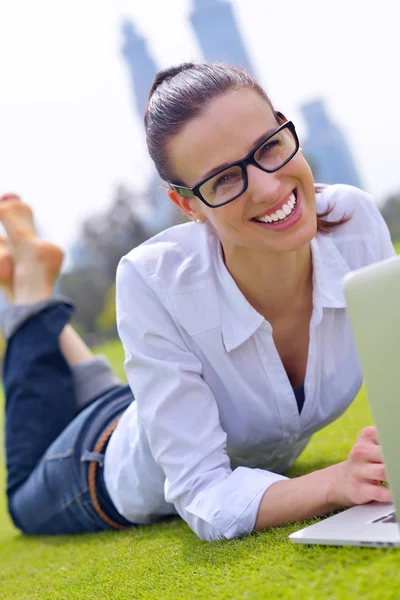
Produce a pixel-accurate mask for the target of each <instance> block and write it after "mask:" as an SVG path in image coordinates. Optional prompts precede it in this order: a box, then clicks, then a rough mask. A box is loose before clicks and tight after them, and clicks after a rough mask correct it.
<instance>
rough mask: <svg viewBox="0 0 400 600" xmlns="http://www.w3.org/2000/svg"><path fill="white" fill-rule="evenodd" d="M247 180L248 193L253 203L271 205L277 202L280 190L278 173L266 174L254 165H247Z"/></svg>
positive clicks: (280, 184) (280, 183) (280, 182)
mask: <svg viewBox="0 0 400 600" xmlns="http://www.w3.org/2000/svg"><path fill="white" fill-rule="evenodd" d="M247 179H248V191H249V192H250V194H251V198H252V200H253V202H255V203H258V204H261V203H262V202H268V203H270V202H271V203H273V202H276V201H277V200H279V198H280V195H281V190H282V181H281V177H280V175H279V171H275V173H266V172H265V171H262V170H261V169H258V168H257V167H256V166H255V165H248V167H247Z"/></svg>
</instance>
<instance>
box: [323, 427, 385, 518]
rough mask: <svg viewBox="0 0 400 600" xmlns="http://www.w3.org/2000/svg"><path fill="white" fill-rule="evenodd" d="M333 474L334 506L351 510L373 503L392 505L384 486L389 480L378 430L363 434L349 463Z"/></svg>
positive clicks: (350, 456)
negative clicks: (349, 507)
mask: <svg viewBox="0 0 400 600" xmlns="http://www.w3.org/2000/svg"><path fill="white" fill-rule="evenodd" d="M333 472H334V478H333V481H332V484H333V485H332V488H331V493H330V496H331V498H332V501H333V503H334V504H338V505H339V506H341V507H348V506H354V505H356V504H366V503H367V502H371V501H373V500H376V501H378V502H392V495H391V492H390V490H389V489H388V488H386V487H383V486H381V482H383V481H384V482H386V481H387V476H386V470H385V465H384V464H383V457H382V450H381V447H380V445H379V442H378V438H377V434H376V428H375V427H365V428H364V429H363V430H362V431H361V434H360V436H359V438H358V439H357V441H356V443H355V444H354V446H353V448H352V449H351V451H350V454H349V457H348V459H347V460H345V461H344V462H342V463H339V464H338V465H334V471H333Z"/></svg>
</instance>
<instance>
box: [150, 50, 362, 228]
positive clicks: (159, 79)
mask: <svg viewBox="0 0 400 600" xmlns="http://www.w3.org/2000/svg"><path fill="white" fill-rule="evenodd" d="M241 88H248V89H251V90H254V91H255V92H257V94H259V95H260V96H261V97H262V98H264V100H265V101H266V102H267V104H268V105H269V107H270V108H271V110H272V112H273V113H274V115H275V117H276V120H277V123H278V124H279V123H280V121H279V114H280V113H277V111H275V109H274V107H273V105H272V102H271V100H270V99H269V97H268V96H267V94H266V92H265V91H264V90H263V88H262V87H261V86H260V85H259V84H258V83H257V82H256V81H255V79H254V78H253V77H252V76H251V75H250V74H249V73H247V71H244V70H243V69H240V68H238V67H234V66H232V65H228V64H224V63H199V64H195V63H191V62H190V63H182V64H181V65H178V66H176V67H170V68H168V69H165V70H163V71H160V72H159V73H157V75H156V78H155V79H154V82H153V85H152V87H151V90H150V94H149V101H148V103H147V108H146V113H145V116H144V124H145V129H146V142H147V147H148V150H149V154H150V156H151V158H152V159H153V161H154V164H155V166H156V169H157V171H158V174H159V175H160V177H161V179H163V180H164V181H167V182H169V181H173V182H174V183H176V184H178V185H179V184H180V185H183V186H184V185H185V183H184V182H183V181H179V180H178V178H177V177H176V176H175V175H174V173H173V170H172V168H171V165H170V163H169V160H168V153H167V143H168V141H169V140H170V139H171V138H172V137H173V136H174V135H176V134H177V133H178V132H179V131H180V130H181V129H182V128H183V127H184V126H185V125H186V123H188V122H189V121H191V120H192V119H194V118H196V117H197V116H198V115H199V114H200V113H201V112H202V110H203V109H204V108H205V107H206V106H208V105H209V104H210V103H211V102H212V101H213V100H214V99H215V98H218V97H219V96H222V95H223V94H226V93H227V92H230V91H233V90H237V89H241ZM322 188H323V186H315V191H316V193H318V192H320V191H321V190H322ZM333 208H334V207H333V206H330V207H328V209H327V210H325V211H324V212H323V213H321V214H318V215H317V222H318V231H321V232H323V233H329V232H330V231H332V230H333V229H335V228H336V227H338V226H339V225H342V224H343V223H346V222H347V221H348V220H349V218H350V217H348V216H343V217H342V219H340V220H339V221H329V220H327V218H326V217H328V215H329V214H330V213H331V212H332V210H333Z"/></svg>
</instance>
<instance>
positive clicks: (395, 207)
mask: <svg viewBox="0 0 400 600" xmlns="http://www.w3.org/2000/svg"><path fill="white" fill-rule="evenodd" d="M381 213H382V216H383V218H384V219H385V221H386V223H387V226H388V227H389V231H390V235H391V236H392V239H393V240H400V193H398V194H395V195H394V196H391V197H389V198H388V199H387V200H386V202H385V204H384V205H383V207H382V208H381Z"/></svg>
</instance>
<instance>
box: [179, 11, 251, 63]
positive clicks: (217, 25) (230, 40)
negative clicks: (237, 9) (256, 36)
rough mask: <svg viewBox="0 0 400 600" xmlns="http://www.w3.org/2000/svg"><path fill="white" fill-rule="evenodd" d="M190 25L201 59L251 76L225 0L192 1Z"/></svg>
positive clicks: (242, 45) (243, 49)
mask: <svg viewBox="0 0 400 600" xmlns="http://www.w3.org/2000/svg"><path fill="white" fill-rule="evenodd" d="M193 5H194V7H193V12H192V14H191V15H190V21H191V23H192V26H193V29H194V31H195V33H196V37H197V39H198V41H199V44H200V47H201V50H202V53H203V55H204V58H205V59H206V61H208V62H214V61H215V62H228V63H231V64H232V65H236V66H238V67H244V68H245V69H246V70H247V71H249V72H250V73H254V70H253V67H252V65H251V61H250V59H249V57H248V54H247V52H246V47H245V44H244V42H243V39H242V36H241V34H240V30H239V28H238V26H237V23H236V19H235V15H234V13H233V9H232V6H231V5H230V4H229V2H225V1H224V0H193Z"/></svg>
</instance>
